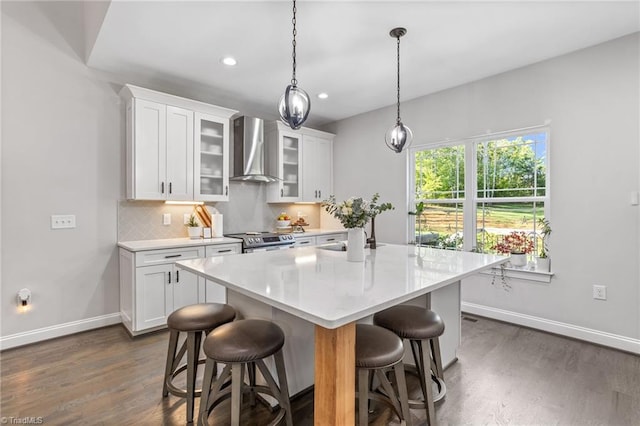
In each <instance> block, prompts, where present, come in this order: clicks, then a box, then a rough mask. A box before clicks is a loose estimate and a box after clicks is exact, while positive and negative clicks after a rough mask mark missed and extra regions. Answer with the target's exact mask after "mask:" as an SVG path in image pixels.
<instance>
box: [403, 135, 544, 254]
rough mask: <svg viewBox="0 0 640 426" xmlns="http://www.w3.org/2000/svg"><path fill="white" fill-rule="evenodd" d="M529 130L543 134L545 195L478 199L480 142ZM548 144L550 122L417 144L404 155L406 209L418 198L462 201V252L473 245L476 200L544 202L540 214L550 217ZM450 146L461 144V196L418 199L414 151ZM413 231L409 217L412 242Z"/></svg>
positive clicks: (445, 201)
mask: <svg viewBox="0 0 640 426" xmlns="http://www.w3.org/2000/svg"><path fill="white" fill-rule="evenodd" d="M529 133H545V134H546V137H545V158H544V165H545V194H544V196H535V195H534V196H525V197H490V198H480V197H478V182H477V173H478V168H477V166H476V159H477V156H478V146H479V144H480V143H482V142H485V141H488V140H495V139H507V138H512V137H517V136H524V135H526V134H529ZM550 145H551V128H550V125H549V123H546V124H543V125H538V126H532V127H526V128H521V129H513V130H507V131H501V132H487V133H485V134H482V135H476V136H472V137H468V138H461V139H455V140H441V141H437V142H431V143H422V144H416V145H413V146H412V147H410V149H409V155H408V156H407V159H408V162H409V165H408V168H407V170H408V171H409V176H408V185H407V186H408V192H409V194H408V197H407V199H408V201H409V204H408V206H407V207H408V210H407V211H413V210H414V209H415V206H416V204H417V203H419V202H420V201H423V202H425V203H428V204H450V203H462V214H463V225H462V226H463V228H462V232H463V247H462V250H464V251H471V250H473V248H474V247H475V245H476V235H477V214H478V208H477V206H478V203H482V202H484V203H517V202H542V203H543V204H544V208H543V215H544V217H545V218H547V219H548V220H551V205H550V199H551V173H550V167H549V166H550ZM452 146H464V165H465V172H464V198H446V199H417V198H416V191H415V188H416V181H415V176H416V154H417V153H418V152H420V151H424V150H432V149H438V148H446V147H452ZM415 232H416V221H415V220H409V227H408V230H407V240H408V241H409V242H410V243H411V242H414V240H415V238H414V236H415Z"/></svg>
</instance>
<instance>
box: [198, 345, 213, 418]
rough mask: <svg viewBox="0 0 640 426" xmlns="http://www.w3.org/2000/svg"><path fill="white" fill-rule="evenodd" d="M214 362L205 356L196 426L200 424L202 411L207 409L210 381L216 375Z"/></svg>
mask: <svg viewBox="0 0 640 426" xmlns="http://www.w3.org/2000/svg"><path fill="white" fill-rule="evenodd" d="M216 369H217V368H216V362H215V361H214V360H212V359H211V358H207V362H206V363H205V364H204V376H203V377H202V394H200V409H199V410H198V426H200V425H202V413H204V412H206V411H207V405H208V402H209V394H210V393H211V383H212V382H213V379H214V377H215V375H216V372H215V370H216Z"/></svg>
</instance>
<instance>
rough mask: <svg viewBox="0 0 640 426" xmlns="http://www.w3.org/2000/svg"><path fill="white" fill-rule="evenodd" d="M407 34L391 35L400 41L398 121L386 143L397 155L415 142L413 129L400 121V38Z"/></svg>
mask: <svg viewBox="0 0 640 426" xmlns="http://www.w3.org/2000/svg"><path fill="white" fill-rule="evenodd" d="M406 33H407V30H406V29H405V28H394V29H392V30H391V32H390V33H389V35H390V36H391V37H393V38H395V39H397V40H398V118H397V119H396V125H395V126H393V127H392V128H391V129H389V130H388V131H387V133H386V135H385V142H386V143H387V146H388V147H389V148H390V149H391V150H392V151H393V152H396V153H400V152H402V150H403V149H404V148H407V147H408V146H409V145H411V142H412V141H413V133H412V132H411V129H410V128H408V127H407V126H405V125H404V124H402V120H400V37H402V36H403V35H405V34H406Z"/></svg>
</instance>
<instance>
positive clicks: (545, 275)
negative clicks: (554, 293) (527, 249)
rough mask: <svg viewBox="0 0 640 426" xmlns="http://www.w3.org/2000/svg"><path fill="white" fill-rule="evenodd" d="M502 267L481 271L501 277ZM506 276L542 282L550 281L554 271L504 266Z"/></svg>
mask: <svg viewBox="0 0 640 426" xmlns="http://www.w3.org/2000/svg"><path fill="white" fill-rule="evenodd" d="M501 269H502V268H501V267H499V266H498V267H496V268H491V269H489V270H487V271H483V272H480V273H481V274H483V275H494V274H495V275H496V276H497V277H500V274H501ZM504 276H505V277H507V278H514V279H518V280H527V281H537V282H541V283H550V282H551V277H553V272H544V271H536V270H531V269H524V268H510V267H505V268H504Z"/></svg>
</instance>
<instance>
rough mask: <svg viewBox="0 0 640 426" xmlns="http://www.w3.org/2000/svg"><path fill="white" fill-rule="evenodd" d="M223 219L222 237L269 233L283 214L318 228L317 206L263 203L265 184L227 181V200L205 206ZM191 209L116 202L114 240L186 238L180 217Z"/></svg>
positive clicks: (158, 203) (179, 206) (156, 202)
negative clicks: (301, 218) (165, 221)
mask: <svg viewBox="0 0 640 426" xmlns="http://www.w3.org/2000/svg"><path fill="white" fill-rule="evenodd" d="M208 205H209V207H210V208H211V207H214V208H215V209H217V210H218V211H219V212H220V213H222V214H223V216H224V230H223V232H224V233H225V234H229V233H237V232H246V231H273V230H274V229H275V226H276V217H277V216H278V215H279V214H280V213H281V212H286V213H287V214H288V215H289V216H291V218H292V220H296V219H297V218H298V212H300V214H301V215H303V216H304V217H305V220H306V221H307V223H309V225H310V226H309V227H310V228H319V227H320V210H321V207H320V205H319V204H267V202H266V185H265V184H257V183H249V182H230V188H229V201H228V202H220V203H209V204H208ZM192 212H193V206H182V205H171V204H165V203H164V202H163V201H127V200H123V201H120V202H119V204H118V241H136V240H153V239H158V238H179V237H186V236H188V235H187V230H186V228H185V226H184V224H183V215H184V214H185V213H192ZM165 213H169V214H171V225H163V224H162V217H163V214H165Z"/></svg>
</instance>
